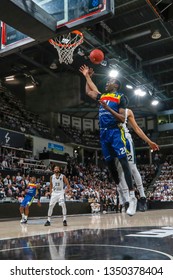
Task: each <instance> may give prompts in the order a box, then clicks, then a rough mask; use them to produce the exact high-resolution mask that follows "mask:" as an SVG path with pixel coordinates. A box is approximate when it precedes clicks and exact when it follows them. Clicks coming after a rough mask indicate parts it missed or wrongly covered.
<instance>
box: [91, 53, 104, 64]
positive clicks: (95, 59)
mask: <svg viewBox="0 0 173 280" xmlns="http://www.w3.org/2000/svg"><path fill="white" fill-rule="evenodd" d="M89 58H90V60H91V62H92V63H94V64H100V63H101V62H102V61H103V59H104V53H103V52H102V51H101V50H99V49H94V50H93V51H91V52H90V55H89Z"/></svg>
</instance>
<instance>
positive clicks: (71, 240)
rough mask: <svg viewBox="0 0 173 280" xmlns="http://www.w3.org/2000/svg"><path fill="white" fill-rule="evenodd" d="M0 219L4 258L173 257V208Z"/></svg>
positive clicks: (130, 258)
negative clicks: (130, 213)
mask: <svg viewBox="0 0 173 280" xmlns="http://www.w3.org/2000/svg"><path fill="white" fill-rule="evenodd" d="M45 221H46V218H32V217H31V218H30V219H29V220H28V224H26V225H25V224H24V225H21V224H20V221H19V220H16V219H15V220H0V259H1V260H7V259H13V260H28V259H30V260H32V259H34V260H51V259H53V260H57V259H59V260H64V259H67V260H99V259H100V260H104V259H105V260H109V259H110V260H170V259H173V242H172V240H173V239H172V238H173V210H171V209H167V210H152V211H146V212H137V213H136V215H135V216H133V217H129V216H128V215H127V214H125V213H109V214H88V215H75V216H70V215H69V216H68V219H67V222H68V226H67V227H63V225H62V217H53V218H52V223H51V226H50V227H45V226H44V223H45Z"/></svg>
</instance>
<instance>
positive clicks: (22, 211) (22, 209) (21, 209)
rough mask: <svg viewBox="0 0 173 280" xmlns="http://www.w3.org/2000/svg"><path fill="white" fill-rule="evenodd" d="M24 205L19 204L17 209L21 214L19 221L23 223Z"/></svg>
mask: <svg viewBox="0 0 173 280" xmlns="http://www.w3.org/2000/svg"><path fill="white" fill-rule="evenodd" d="M24 209H25V208H24V206H23V205H20V208H19V211H20V214H21V216H22V219H21V221H20V222H21V223H23V221H24V220H25V211H24Z"/></svg>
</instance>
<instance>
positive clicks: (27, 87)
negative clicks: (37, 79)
mask: <svg viewBox="0 0 173 280" xmlns="http://www.w3.org/2000/svg"><path fill="white" fill-rule="evenodd" d="M30 88H34V85H30V86H25V89H30Z"/></svg>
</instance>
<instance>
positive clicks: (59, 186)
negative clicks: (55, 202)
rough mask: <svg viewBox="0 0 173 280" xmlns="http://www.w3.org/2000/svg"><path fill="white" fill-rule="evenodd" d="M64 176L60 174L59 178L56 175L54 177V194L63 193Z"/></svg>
mask: <svg viewBox="0 0 173 280" xmlns="http://www.w3.org/2000/svg"><path fill="white" fill-rule="evenodd" d="M63 177H64V175H63V174H60V175H59V177H58V178H57V177H56V175H55V174H53V175H52V191H53V192H62V191H64V180H63Z"/></svg>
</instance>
